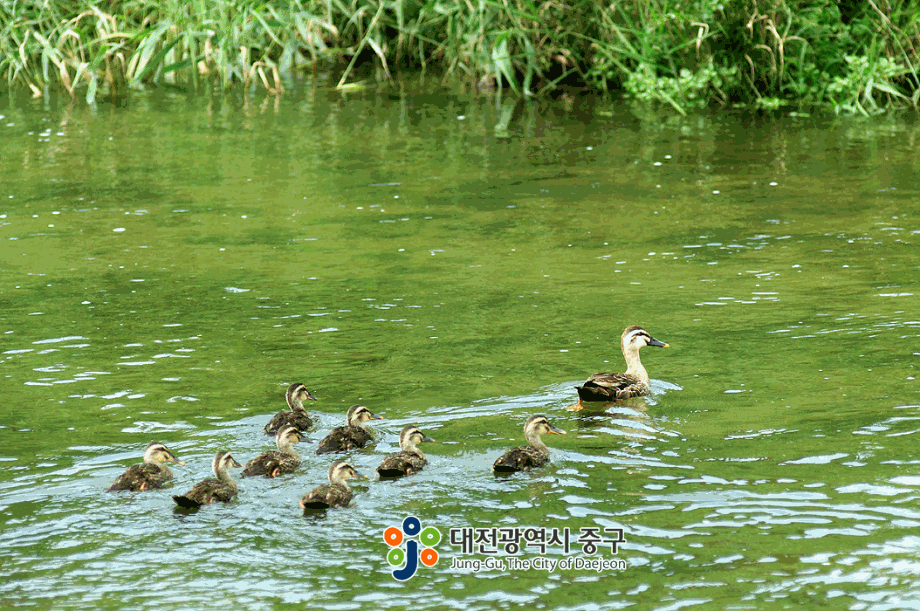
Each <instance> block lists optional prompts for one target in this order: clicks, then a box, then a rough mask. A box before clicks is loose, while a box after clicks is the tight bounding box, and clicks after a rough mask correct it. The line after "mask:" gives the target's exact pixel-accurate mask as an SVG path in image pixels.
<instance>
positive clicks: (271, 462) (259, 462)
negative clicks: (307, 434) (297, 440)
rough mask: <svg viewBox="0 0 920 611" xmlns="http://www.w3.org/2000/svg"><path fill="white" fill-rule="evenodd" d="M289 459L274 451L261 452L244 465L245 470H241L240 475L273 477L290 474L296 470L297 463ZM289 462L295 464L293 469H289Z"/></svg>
mask: <svg viewBox="0 0 920 611" xmlns="http://www.w3.org/2000/svg"><path fill="white" fill-rule="evenodd" d="M291 458H292V457H290V456H286V455H284V454H282V453H281V452H276V451H274V450H272V451H269V452H263V453H262V454H259V455H258V456H256V457H255V458H253V459H252V460H250V461H249V462H248V463H246V468H245V469H243V472H242V473H241V475H242V476H243V477H253V476H257V475H264V476H266V477H275V476H276V475H278V474H279V473H290V472H292V471H293V470H294V469H296V468H297V464H299V461H292V460H291ZM291 462H296V463H297V464H295V465H294V468H290V467H291V466H290V464H289V463H291Z"/></svg>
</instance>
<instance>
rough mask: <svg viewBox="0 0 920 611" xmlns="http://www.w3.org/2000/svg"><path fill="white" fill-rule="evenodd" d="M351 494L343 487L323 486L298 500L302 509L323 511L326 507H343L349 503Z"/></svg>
mask: <svg viewBox="0 0 920 611" xmlns="http://www.w3.org/2000/svg"><path fill="white" fill-rule="evenodd" d="M351 496H352V492H351V490H349V489H348V488H346V487H345V486H337V485H334V484H323V485H322V486H317V487H316V488H314V489H313V490H312V491H311V492H310V493H309V494H306V495H304V497H303V498H302V499H300V506H301V507H303V508H304V509H325V508H327V507H344V506H345V505H348V503H349V502H351Z"/></svg>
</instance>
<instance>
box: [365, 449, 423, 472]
mask: <svg viewBox="0 0 920 611" xmlns="http://www.w3.org/2000/svg"><path fill="white" fill-rule="evenodd" d="M427 464H428V460H427V459H426V458H424V457H422V456H419V455H418V454H413V453H412V452H396V453H395V454H390V455H389V456H387V457H386V458H384V459H383V462H382V463H380V466H379V467H377V473H379V474H380V477H400V476H402V475H409V474H410V473H415V472H416V471H421V470H422V469H423V468H424V467H425V465H427Z"/></svg>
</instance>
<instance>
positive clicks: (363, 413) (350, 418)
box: [346, 405, 383, 426]
mask: <svg viewBox="0 0 920 611" xmlns="http://www.w3.org/2000/svg"><path fill="white" fill-rule="evenodd" d="M346 419H347V422H348V425H349V426H361V425H362V424H363V423H365V422H367V421H368V420H383V417H382V416H378V415H377V414H375V413H374V412H372V411H371V410H369V409H367V407H366V406H364V405H352V406H351V407H349V408H348V414H347V416H346Z"/></svg>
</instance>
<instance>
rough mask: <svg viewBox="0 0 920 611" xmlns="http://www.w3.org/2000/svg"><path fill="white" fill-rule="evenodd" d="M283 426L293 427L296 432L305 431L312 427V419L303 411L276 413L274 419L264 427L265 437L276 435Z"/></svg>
mask: <svg viewBox="0 0 920 611" xmlns="http://www.w3.org/2000/svg"><path fill="white" fill-rule="evenodd" d="M285 426H293V427H294V428H296V429H297V430H298V431H306V430H307V429H308V428H310V427H311V426H313V419H312V418H310V415H309V414H307V412H305V411H294V412H278V413H277V414H275V417H274V418H272V419H271V421H270V422H269V423H268V424H266V425H265V434H266V435H277V434H278V431H279V430H281V429H282V428H284V427H285Z"/></svg>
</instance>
